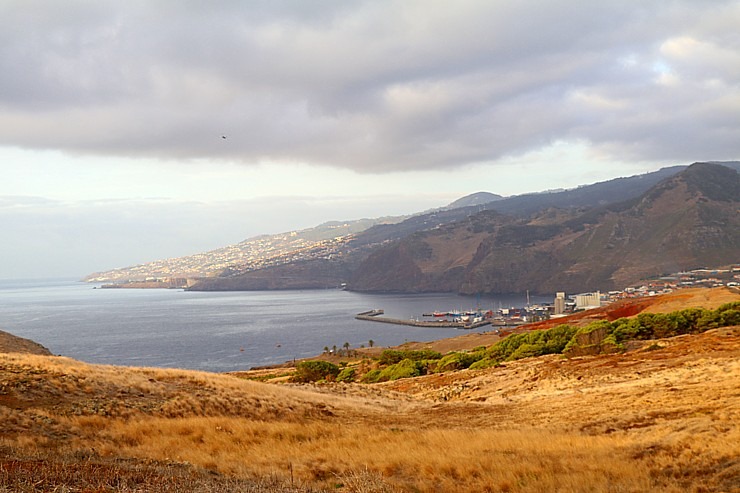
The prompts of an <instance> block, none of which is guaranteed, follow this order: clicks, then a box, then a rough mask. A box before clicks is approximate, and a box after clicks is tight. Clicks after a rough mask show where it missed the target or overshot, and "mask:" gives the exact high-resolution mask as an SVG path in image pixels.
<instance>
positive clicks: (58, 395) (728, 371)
mask: <svg viewBox="0 0 740 493" xmlns="http://www.w3.org/2000/svg"><path fill="white" fill-rule="evenodd" d="M716 292H717V293H719V291H716ZM706 293H709V291H705V292H704V294H706ZM711 297H712V296H711V295H710V298H711ZM735 299H737V296H735ZM656 301H658V300H656ZM676 302H677V301H676V299H675V298H674V299H673V301H672V302H670V303H668V304H671V303H676ZM713 302H714V301H712V300H709V299H708V300H707V303H713ZM659 304H660V303H657V304H656V306H659ZM706 307H711V306H706ZM739 385H740V329H738V328H737V327H736V328H725V329H719V330H713V331H709V332H706V333H704V334H700V335H695V336H682V337H677V338H672V339H667V340H662V341H657V343H654V342H643V343H641V344H635V345H634V346H633V347H632V348H631V349H630V350H629V351H628V352H627V353H625V354H618V355H608V356H599V357H588V358H573V359H570V360H567V359H562V358H560V357H555V356H549V357H543V358H531V359H525V360H522V361H517V362H512V363H507V364H506V365H505V366H503V367H500V368H492V369H489V370H481V371H477V372H474V371H462V372H450V373H445V374H441V375H430V376H427V377H421V378H417V379H407V380H400V381H396V382H391V383H387V384H380V385H373V386H367V385H324V386H287V385H282V386H278V385H268V384H260V383H255V382H249V381H244V380H241V379H239V378H237V377H235V376H229V375H214V374H208V373H200V372H190V371H179V370H160V369H146V368H117V367H110V366H95V365H86V364H83V363H80V362H77V361H74V360H70V359H67V358H59V357H44V356H31V355H21V354H7V355H0V422H2V423H3V426H2V428H0V492H2V491H53V490H55V489H56V488H59V487H60V485H64V486H66V487H70V488H71V489H70V490H68V491H85V488H87V491H107V490H117V491H133V490H135V489H136V488H139V489H146V490H148V491H177V489H178V488H180V490H188V491H219V490H230V491H308V490H309V489H313V490H314V491H316V489H326V490H328V491H393V490H404V491H407V490H411V491H413V490H417V491H486V490H488V491H648V490H656V489H657V490H662V491H677V492H678V491H740V481H739V480H738V479H737V478H738V477H740V459H738V457H740V424H738V423H740V394H739V393H738V391H737V389H738V388H739ZM338 484H341V485H343V486H342V487H340V488H337V485H338ZM3 488H6V489H5V490H4V489H3ZM75 488H76V489H75ZM106 488H108V489H106Z"/></svg>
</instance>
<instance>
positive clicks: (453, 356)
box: [435, 351, 485, 372]
mask: <svg viewBox="0 0 740 493" xmlns="http://www.w3.org/2000/svg"><path fill="white" fill-rule="evenodd" d="M484 357H485V353H484V352H483V351H476V352H473V353H463V352H455V353H449V354H447V355H446V356H444V357H443V358H442V359H440V360H439V361H437V364H436V365H435V371H438V372H441V371H452V370H463V369H465V368H469V367H470V365H472V364H473V363H475V362H476V361H479V360H481V359H483V358H484Z"/></svg>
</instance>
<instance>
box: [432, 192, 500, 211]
mask: <svg viewBox="0 0 740 493" xmlns="http://www.w3.org/2000/svg"><path fill="white" fill-rule="evenodd" d="M501 199H503V197H502V196H501V195H498V194H495V193H490V192H476V193H471V194H470V195H466V196H465V197H462V198H459V199H457V200H456V201H454V202H452V203H451V204H450V205H448V206H447V207H445V209H459V208H461V207H475V206H478V205H484V204H489V203H491V202H495V201H497V200H501Z"/></svg>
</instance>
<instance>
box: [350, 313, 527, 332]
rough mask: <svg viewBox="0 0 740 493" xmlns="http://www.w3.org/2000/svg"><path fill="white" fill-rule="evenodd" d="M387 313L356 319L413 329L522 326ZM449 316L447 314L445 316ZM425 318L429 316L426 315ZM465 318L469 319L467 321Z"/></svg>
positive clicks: (478, 318)
mask: <svg viewBox="0 0 740 493" xmlns="http://www.w3.org/2000/svg"><path fill="white" fill-rule="evenodd" d="M384 314H385V311H384V310H382V309H375V310H368V311H365V312H361V313H358V314H357V315H355V318H356V319H357V320H367V321H370V322H380V323H386V324H395V325H407V326H411V327H432V328H447V327H449V328H453V329H477V328H478V327H483V326H484V325H493V326H496V327H509V326H517V325H521V324H522V322H520V321H514V320H506V319H503V318H492V317H485V316H482V315H479V316H475V317H472V318H470V316H468V315H465V316H459V317H454V318H452V320H450V319H448V318H447V317H446V316H444V317H443V316H440V315H438V314H436V313H435V314H434V315H432V316H433V317H435V319H434V320H418V319H414V318H411V319H400V318H390V317H384V316H383V315H384ZM445 315H447V314H445ZM425 316H429V315H427V314H425ZM464 317H468V318H467V319H466V318H464Z"/></svg>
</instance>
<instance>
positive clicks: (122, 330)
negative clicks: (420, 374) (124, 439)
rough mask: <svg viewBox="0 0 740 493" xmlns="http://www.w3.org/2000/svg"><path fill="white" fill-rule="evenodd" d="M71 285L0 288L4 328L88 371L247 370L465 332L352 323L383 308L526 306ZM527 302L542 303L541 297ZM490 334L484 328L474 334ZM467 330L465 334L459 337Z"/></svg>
mask: <svg viewBox="0 0 740 493" xmlns="http://www.w3.org/2000/svg"><path fill="white" fill-rule="evenodd" d="M93 287H94V286H93V285H90V284H84V283H79V282H74V281H69V280H43V281H38V280H34V281H0V329H2V330H4V331H6V332H10V333H12V334H14V335H17V336H20V337H25V338H28V339H32V340H34V341H36V342H38V343H40V344H43V345H44V346H46V347H47V348H49V350H51V351H52V352H53V353H55V354H60V355H64V356H70V357H72V358H75V359H79V360H82V361H87V362H90V363H104V364H114V365H126V366H155V367H172V368H188V369H195V370H207V371H219V372H220V371H233V370H244V369H249V368H251V367H254V366H261V365H268V364H275V363H282V362H284V361H288V360H292V359H294V358H296V359H297V358H305V357H310V356H314V355H317V354H319V353H321V352H322V350H323V348H324V346H328V347H330V348H331V347H332V346H334V345H336V346H337V347H338V348H341V347H342V346H343V345H344V343H345V342H349V343H350V345H351V346H352V347H353V348H357V347H359V346H360V345H362V344H364V345H367V344H368V341H369V340H370V339H372V340H373V341H374V342H375V345H376V346H392V345H396V344H401V343H403V342H405V341H429V340H435V339H442V338H445V337H453V336H457V335H460V334H461V333H463V331H461V330H457V329H450V328H417V327H407V326H398V325H390V324H383V323H377V322H367V321H361V320H355V319H354V315H355V314H356V313H359V312H361V311H366V310H370V309H374V308H382V309H384V310H385V312H386V315H387V316H390V317H395V318H421V315H422V314H423V313H429V312H431V311H434V310H452V309H471V308H474V307H476V306H477V305H479V306H481V307H482V308H486V309H488V308H498V307H500V306H504V307H507V306H523V305H524V304H525V303H526V297H525V295H520V296H506V297H498V298H491V297H483V298H481V299H477V298H476V297H462V296H455V295H450V294H424V295H380V294H360V293H352V292H348V291H341V290H316V291H312V290H309V291H258V292H222V293H201V292H188V291H182V290H158V289H157V290H147V289H144V290H134V289H93ZM532 301H540V300H539V299H537V300H535V299H533V300H532ZM485 330H490V329H486V328H485V327H483V328H480V329H475V330H474V331H478V332H480V331H485ZM465 332H470V331H465Z"/></svg>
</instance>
